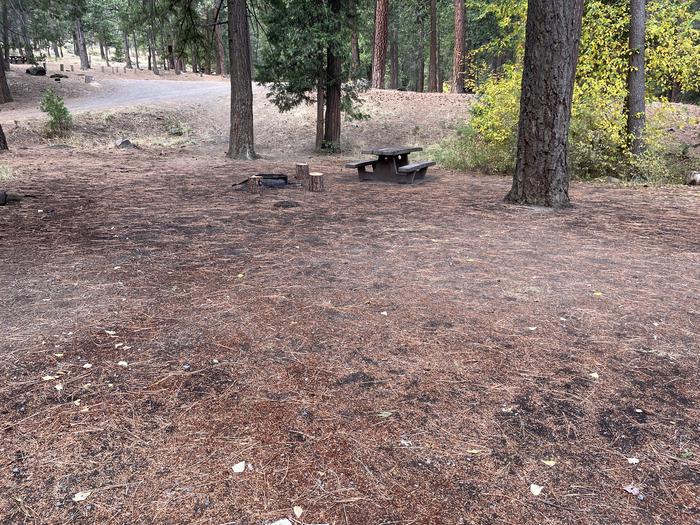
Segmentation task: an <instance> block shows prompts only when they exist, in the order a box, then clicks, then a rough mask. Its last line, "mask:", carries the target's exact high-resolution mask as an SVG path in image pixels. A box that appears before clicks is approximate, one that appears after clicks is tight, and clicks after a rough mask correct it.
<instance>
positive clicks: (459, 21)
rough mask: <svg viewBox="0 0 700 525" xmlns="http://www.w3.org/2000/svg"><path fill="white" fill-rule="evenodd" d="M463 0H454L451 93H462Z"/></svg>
mask: <svg viewBox="0 0 700 525" xmlns="http://www.w3.org/2000/svg"><path fill="white" fill-rule="evenodd" d="M464 19H465V16H464V0H455V48H454V55H453V57H452V93H464V41H465V40H464V33H465V31H464V29H465V24H464Z"/></svg>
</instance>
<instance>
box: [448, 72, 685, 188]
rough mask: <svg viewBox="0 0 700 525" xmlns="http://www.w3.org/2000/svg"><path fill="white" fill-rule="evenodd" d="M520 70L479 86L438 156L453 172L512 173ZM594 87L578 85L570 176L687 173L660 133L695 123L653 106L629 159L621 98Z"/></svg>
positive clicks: (676, 149) (652, 177) (661, 178)
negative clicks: (640, 145)
mask: <svg viewBox="0 0 700 525" xmlns="http://www.w3.org/2000/svg"><path fill="white" fill-rule="evenodd" d="M521 77H522V72H521V70H520V69H519V68H516V67H509V68H507V69H506V71H505V74H504V75H503V76H502V77H494V78H493V79H492V80H491V81H489V82H487V83H486V84H485V85H484V86H483V90H482V92H481V93H480V95H479V99H478V100H477V102H476V103H475V104H474V105H473V106H472V108H471V110H470V119H469V120H468V121H467V122H466V123H465V124H464V125H463V126H461V127H460V128H459V130H458V133H457V135H456V136H455V137H453V138H452V139H449V140H448V141H446V142H445V143H443V144H442V145H441V147H440V149H439V150H438V151H437V158H438V160H439V161H440V163H442V164H443V165H446V166H448V167H452V168H456V169H480V170H483V171H486V172H492V173H503V174H509V173H512V172H513V170H514V169H515V155H516V148H517V133H518V115H519V111H520V82H521ZM592 86H595V84H591V83H585V84H584V86H581V85H577V86H576V89H575V92H574V104H573V111H572V118H571V126H570V129H569V169H570V172H571V175H572V177H574V178H584V179H593V178H598V177H604V176H610V175H612V176H615V177H618V178H620V179H625V180H633V181H655V182H673V181H678V180H680V179H681V177H682V173H683V172H684V171H687V168H688V167H687V166H686V164H688V162H684V161H683V150H682V145H681V144H678V143H677V142H674V141H673V140H672V139H671V138H670V137H669V136H668V134H667V133H666V132H665V130H666V129H667V128H668V127H669V126H670V125H671V124H673V125H674V126H675V127H676V128H679V127H683V126H684V125H690V124H694V123H695V121H694V120H693V119H692V118H691V117H688V116H687V115H682V114H681V112H680V110H679V109H677V108H674V107H673V106H672V105H669V104H667V103H663V102H658V103H656V104H654V106H653V107H652V108H651V111H649V112H648V113H649V114H648V116H647V129H646V135H645V137H644V140H645V144H646V151H645V152H644V153H643V154H642V155H641V156H639V157H634V156H633V155H631V153H630V152H629V150H628V146H627V145H628V143H629V142H628V137H627V133H626V125H625V123H626V118H625V115H624V98H619V97H612V96H611V95H609V94H608V92H607V90H606V89H602V88H601V89H598V90H595V89H593V87H592Z"/></svg>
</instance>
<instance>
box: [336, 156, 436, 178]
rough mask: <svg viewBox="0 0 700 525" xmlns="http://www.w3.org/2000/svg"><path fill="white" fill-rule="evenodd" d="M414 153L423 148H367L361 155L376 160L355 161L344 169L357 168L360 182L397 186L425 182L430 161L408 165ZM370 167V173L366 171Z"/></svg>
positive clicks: (432, 163) (431, 163)
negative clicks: (372, 181) (389, 183)
mask: <svg viewBox="0 0 700 525" xmlns="http://www.w3.org/2000/svg"><path fill="white" fill-rule="evenodd" d="M414 151H423V148H416V147H413V148H405V147H385V148H369V149H365V150H362V153H363V154H367V155H376V156H377V157H378V158H377V159H376V160H375V159H371V160H357V161H353V162H348V163H347V164H346V165H345V167H346V168H357V174H358V176H359V177H360V180H374V181H382V182H398V183H399V184H413V183H415V182H422V181H423V180H425V174H426V172H427V171H428V168H429V167H430V166H434V165H435V163H434V162H432V161H425V162H415V163H410V162H409V161H408V155H409V154H411V153H413V152H414ZM368 166H371V167H372V171H367V167H368Z"/></svg>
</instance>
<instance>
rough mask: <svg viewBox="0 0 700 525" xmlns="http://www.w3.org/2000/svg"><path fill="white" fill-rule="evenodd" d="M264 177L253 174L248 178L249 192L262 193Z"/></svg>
mask: <svg viewBox="0 0 700 525" xmlns="http://www.w3.org/2000/svg"><path fill="white" fill-rule="evenodd" d="M262 190H263V185H262V177H260V176H259V175H253V176H252V177H250V178H249V179H248V193H262Z"/></svg>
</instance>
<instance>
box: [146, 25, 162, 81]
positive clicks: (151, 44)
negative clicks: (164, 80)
mask: <svg viewBox="0 0 700 525" xmlns="http://www.w3.org/2000/svg"><path fill="white" fill-rule="evenodd" d="M148 63H149V65H150V66H151V68H150V69H151V70H152V71H153V74H154V75H160V71H159V70H158V57H157V56H156V37H155V35H154V34H153V29H151V28H149V30H148Z"/></svg>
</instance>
